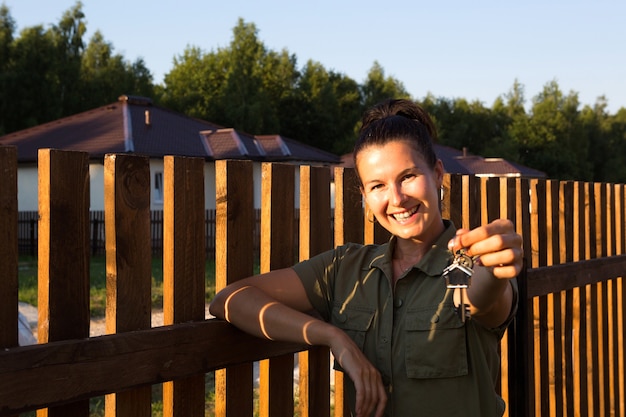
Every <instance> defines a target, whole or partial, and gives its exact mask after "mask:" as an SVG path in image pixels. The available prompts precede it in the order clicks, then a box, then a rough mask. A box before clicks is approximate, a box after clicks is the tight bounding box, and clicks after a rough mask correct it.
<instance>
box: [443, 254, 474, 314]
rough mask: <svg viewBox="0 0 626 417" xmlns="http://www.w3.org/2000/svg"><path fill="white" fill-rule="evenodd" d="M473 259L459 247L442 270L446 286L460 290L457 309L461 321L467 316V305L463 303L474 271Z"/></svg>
mask: <svg viewBox="0 0 626 417" xmlns="http://www.w3.org/2000/svg"><path fill="white" fill-rule="evenodd" d="M473 266H474V260H473V259H472V258H471V257H470V256H468V255H466V253H465V249H459V250H458V251H456V253H455V255H454V259H453V260H452V263H451V264H450V265H448V266H447V267H446V269H444V270H443V275H442V276H443V277H444V278H445V280H446V286H447V287H448V288H451V289H455V290H456V289H459V290H460V298H461V300H460V301H461V302H460V305H459V307H458V309H457V311H458V313H459V317H460V318H461V321H462V322H465V319H466V317H469V305H467V304H466V303H465V298H466V297H467V292H466V291H467V288H468V287H469V286H470V284H471V278H472V274H473V273H474V271H473V270H472V267H473Z"/></svg>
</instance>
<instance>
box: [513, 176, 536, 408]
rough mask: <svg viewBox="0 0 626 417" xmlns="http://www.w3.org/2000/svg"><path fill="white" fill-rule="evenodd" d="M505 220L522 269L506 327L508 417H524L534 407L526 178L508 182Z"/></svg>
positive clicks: (529, 239)
mask: <svg viewBox="0 0 626 417" xmlns="http://www.w3.org/2000/svg"><path fill="white" fill-rule="evenodd" d="M507 187H508V189H509V196H508V205H507V217H508V218H510V219H511V220H512V221H514V223H515V230H516V231H517V232H518V233H519V234H520V235H521V236H522V241H523V248H524V268H523V269H522V272H521V273H520V275H519V276H518V279H517V282H518V291H519V300H518V308H517V314H516V317H515V320H514V322H513V323H512V325H511V327H509V330H508V332H507V333H508V334H509V343H508V352H507V353H508V361H509V364H510V372H509V395H510V397H509V406H508V407H507V410H508V413H509V416H510V417H526V416H529V415H530V414H531V411H530V410H531V408H532V407H534V374H533V363H534V362H533V351H534V344H533V338H534V320H533V311H532V300H529V298H528V286H527V281H526V269H527V266H528V265H530V257H531V252H532V251H531V250H530V247H531V245H530V242H531V233H530V192H529V191H530V183H529V181H528V180H527V179H521V178H516V179H509V180H508V181H507Z"/></svg>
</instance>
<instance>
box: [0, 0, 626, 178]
mask: <svg viewBox="0 0 626 417" xmlns="http://www.w3.org/2000/svg"><path fill="white" fill-rule="evenodd" d="M15 28H16V24H15V21H14V20H13V19H12V17H11V15H10V11H9V9H8V8H7V7H6V6H4V5H2V6H0V135H2V134H5V133H10V132H13V131H16V130H19V129H24V128H27V127H31V126H35V125H38V124H41V123H44V122H48V121H51V120H54V119H57V118H60V117H64V116H69V115H72V114H75V113H78V112H81V111H86V110H89V109H92V108H94V107H98V106H102V105H106V104H109V103H111V102H114V101H116V100H117V97H119V96H120V95H122V94H132V95H140V96H146V97H152V98H153V100H154V102H155V103H157V104H159V105H162V106H164V107H167V108H170V109H172V110H175V111H178V112H180V113H184V114H187V115H189V116H192V117H197V118H201V119H204V120H207V121H211V122H213V123H216V124H218V125H222V126H225V127H232V128H235V129H238V130H240V131H244V132H247V133H250V134H281V135H284V136H286V137H289V138H292V139H295V140H298V141H300V142H303V143H306V144H309V145H312V146H315V147H318V148H320V149H324V150H326V151H329V152H333V153H335V154H343V153H348V152H350V151H351V150H352V147H353V145H354V141H355V138H356V135H357V132H358V128H359V123H360V116H361V114H362V112H363V111H364V109H366V108H368V107H370V106H371V105H373V104H375V103H377V102H380V101H381V100H383V99H386V98H390V97H396V98H409V99H413V100H416V101H421V103H422V104H423V106H424V107H425V108H426V109H427V110H428V111H429V112H430V113H431V114H432V115H433V118H434V119H435V123H436V125H437V127H438V131H439V141H440V143H442V144H444V145H448V146H451V147H454V148H457V149H463V148H466V149H467V150H468V151H469V152H470V153H473V154H477V155H482V156H485V157H502V158H505V159H507V160H510V161H512V162H517V163H521V164H523V165H526V166H529V167H531V168H535V169H538V170H541V171H543V172H545V173H546V174H547V175H548V176H549V177H550V178H555V179H576V180H588V181H611V182H626V109H623V108H622V109H621V110H620V111H618V113H617V114H615V115H610V114H608V113H607V112H606V99H605V98H604V97H599V98H598V100H597V102H596V103H594V104H593V105H592V106H589V105H586V106H582V108H581V104H580V103H579V100H578V94H577V93H576V92H573V91H572V92H569V93H567V94H565V93H563V92H562V91H561V90H560V88H559V85H558V83H557V82H556V81H555V80H552V81H550V82H548V83H546V85H545V86H544V88H543V90H542V91H541V92H540V93H539V94H537V95H536V96H535V97H533V98H532V99H531V100H530V102H529V103H527V102H526V97H525V91H524V86H523V85H522V84H521V83H520V82H519V81H518V80H515V81H514V83H513V85H512V87H511V89H510V91H508V92H507V93H505V94H503V95H502V96H500V97H498V98H497V99H496V100H495V101H494V103H493V104H492V106H491V107H487V106H485V105H484V104H483V103H481V102H478V101H474V102H469V101H467V100H466V99H463V98H454V99H451V98H444V97H434V96H433V95H431V94H428V95H427V96H426V97H424V98H423V99H421V100H418V99H416V98H412V97H411V96H410V95H409V93H408V92H407V91H406V89H405V87H404V85H403V84H402V82H401V81H400V80H397V79H395V78H393V77H390V76H387V75H386V74H385V71H384V68H383V67H382V65H381V64H380V63H379V62H377V61H374V63H373V64H372V67H371V68H370V70H369V72H368V74H367V77H366V79H365V80H363V82H362V83H358V82H357V81H355V80H353V79H351V78H350V77H348V76H346V75H345V74H342V73H339V72H336V71H333V70H329V69H326V68H324V66H323V65H322V64H321V63H319V62H316V61H314V60H309V61H307V62H306V63H305V64H304V65H303V66H302V67H298V61H297V57H296V55H294V54H292V53H290V52H289V51H287V50H281V51H273V50H271V49H269V48H267V47H266V46H265V45H264V43H263V42H262V41H261V40H260V39H259V37H258V30H257V27H256V26H255V25H254V24H253V23H249V22H245V21H244V20H243V19H239V20H238V22H237V24H236V25H235V27H234V28H233V36H232V40H231V42H230V44H229V45H227V46H226V47H223V48H218V49H216V50H211V51H208V52H207V51H204V50H202V49H201V48H199V47H197V46H188V47H187V48H186V49H185V50H184V51H183V52H182V54H181V55H179V56H176V57H174V59H173V66H172V69H171V70H170V72H169V73H168V74H166V75H165V79H164V83H163V85H154V84H153V80H152V74H151V73H150V71H149V69H148V68H147V67H146V65H145V63H144V61H143V60H142V59H138V60H136V61H135V62H132V63H131V62H128V61H127V60H125V59H124V57H123V56H122V55H120V54H116V53H115V52H114V47H113V45H112V44H111V43H109V42H107V41H106V40H105V38H104V36H103V34H102V33H100V32H95V33H94V35H93V36H92V37H91V39H89V41H88V42H86V41H85V39H84V35H85V33H86V31H87V25H86V20H85V15H84V13H83V12H82V3H81V2H80V1H77V2H76V4H75V5H74V6H73V7H71V8H70V9H69V10H68V11H66V12H65V13H64V14H63V16H62V17H61V19H60V20H59V22H58V23H57V24H55V25H51V27H50V28H49V29H44V27H43V26H41V25H39V26H33V27H27V28H25V29H23V30H22V31H21V33H20V34H19V35H17V36H16V34H15Z"/></svg>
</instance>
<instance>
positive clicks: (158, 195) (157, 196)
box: [154, 172, 163, 204]
mask: <svg viewBox="0 0 626 417" xmlns="http://www.w3.org/2000/svg"><path fill="white" fill-rule="evenodd" d="M154 202H155V203H161V204H162V203H163V173H162V172H155V173H154Z"/></svg>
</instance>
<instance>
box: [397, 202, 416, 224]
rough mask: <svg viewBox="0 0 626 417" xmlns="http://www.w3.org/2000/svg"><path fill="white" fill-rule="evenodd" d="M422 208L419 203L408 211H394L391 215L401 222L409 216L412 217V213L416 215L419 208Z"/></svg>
mask: <svg viewBox="0 0 626 417" xmlns="http://www.w3.org/2000/svg"><path fill="white" fill-rule="evenodd" d="M419 208H420V206H419V205H417V206H415V207H412V208H410V209H409V210H407V211H403V212H402V213H394V214H392V215H391V216H392V217H393V218H394V219H396V220H397V221H399V222H402V221H405V220H406V219H408V218H409V217H411V216H412V215H414V214H415V213H416V212H417V210H418V209H419Z"/></svg>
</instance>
